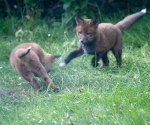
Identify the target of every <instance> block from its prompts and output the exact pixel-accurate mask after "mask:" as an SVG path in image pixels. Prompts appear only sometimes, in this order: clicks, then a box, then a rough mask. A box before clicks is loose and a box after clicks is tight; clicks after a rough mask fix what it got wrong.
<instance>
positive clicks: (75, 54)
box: [59, 48, 84, 67]
mask: <svg viewBox="0 0 150 125" xmlns="http://www.w3.org/2000/svg"><path fill="white" fill-rule="evenodd" d="M83 53H84V52H83V50H82V49H81V48H79V49H76V50H74V51H72V52H71V53H70V54H69V55H68V56H67V57H66V58H65V59H64V61H63V62H61V63H60V64H59V66H61V67H62V66H66V65H67V64H68V63H69V62H70V61H71V60H72V59H74V58H76V57H79V56H81V55H83Z"/></svg>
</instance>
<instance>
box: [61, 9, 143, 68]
mask: <svg viewBox="0 0 150 125" xmlns="http://www.w3.org/2000/svg"><path fill="white" fill-rule="evenodd" d="M145 14H146V8H145V9H142V10H141V11H139V12H136V13H134V14H131V15H129V16H126V17H125V18H124V19H123V20H121V21H120V22H118V23H117V24H115V25H114V24H111V23H100V24H98V21H97V20H96V19H83V18H80V17H77V16H76V17H75V21H76V24H77V26H76V34H77V36H78V48H77V49H75V50H74V51H72V52H70V53H69V55H68V56H67V57H66V58H65V59H64V61H62V62H61V63H60V64H59V65H60V66H61V67H63V66H66V65H67V64H68V63H69V62H70V61H71V60H72V59H74V58H76V57H79V56H81V55H83V54H89V55H94V57H93V58H92V59H91V65H92V66H93V67H97V66H98V65H99V64H98V62H99V60H100V59H102V66H101V67H100V68H104V67H107V66H109V59H108V56H107V54H108V52H109V51H112V53H113V55H114V56H115V58H116V63H117V66H119V67H120V66H121V64H122V46H123V39H122V33H121V32H122V31H123V30H126V29H129V28H130V27H131V26H132V25H133V24H134V23H135V22H136V21H137V20H139V19H140V18H141V17H143V16H144V15H145Z"/></svg>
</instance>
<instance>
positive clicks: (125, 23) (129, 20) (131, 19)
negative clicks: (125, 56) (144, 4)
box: [115, 8, 146, 31]
mask: <svg viewBox="0 0 150 125" xmlns="http://www.w3.org/2000/svg"><path fill="white" fill-rule="evenodd" d="M145 14H146V8H145V9H143V10H141V11H139V12H137V13H134V14H131V15H129V16H127V17H125V18H124V19H123V20H121V21H120V22H118V23H117V24H115V25H116V26H117V27H118V28H119V29H120V30H121V31H123V30H126V29H128V28H130V27H131V26H132V25H133V24H134V23H135V22H136V21H137V20H139V19H140V18H141V17H143V16H144V15H145Z"/></svg>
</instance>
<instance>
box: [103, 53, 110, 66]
mask: <svg viewBox="0 0 150 125" xmlns="http://www.w3.org/2000/svg"><path fill="white" fill-rule="evenodd" d="M102 61H103V65H102V68H103V67H105V66H108V65H109V59H108V56H107V52H106V53H104V55H103V56H102Z"/></svg>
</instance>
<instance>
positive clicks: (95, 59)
mask: <svg viewBox="0 0 150 125" xmlns="http://www.w3.org/2000/svg"><path fill="white" fill-rule="evenodd" d="M104 54H105V53H104V52H100V53H96V54H95V56H94V57H93V58H92V60H91V65H92V66H93V67H97V66H98V61H99V60H100V59H101V58H102V57H103V55H104ZM104 57H106V55H105V56H104ZM107 59H108V58H106V60H107Z"/></svg>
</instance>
